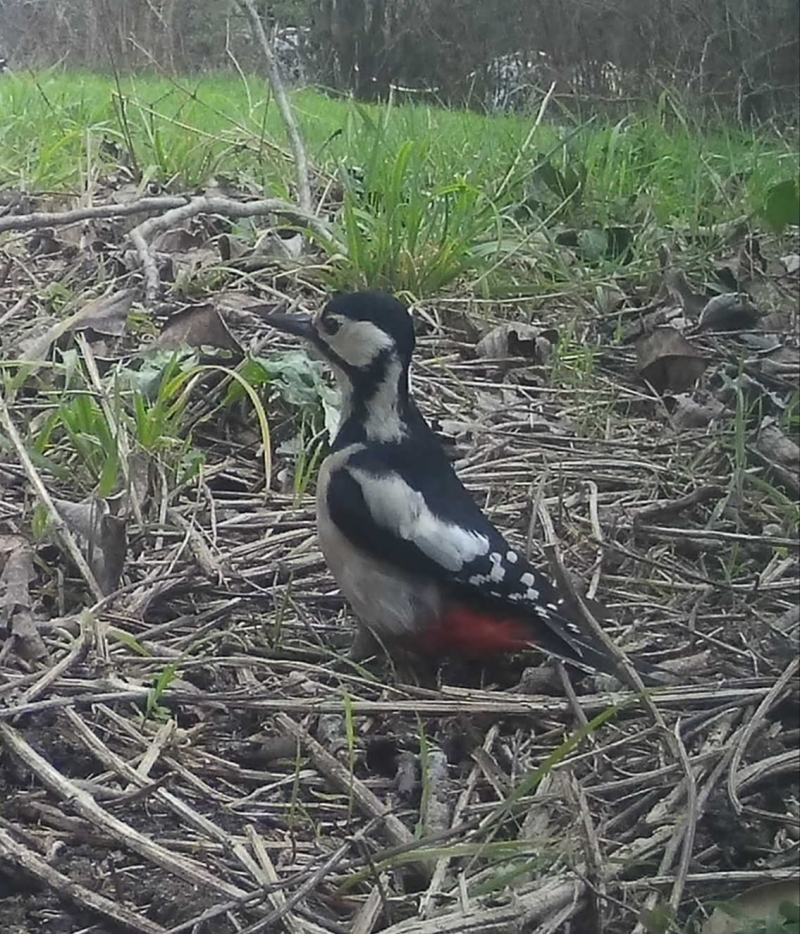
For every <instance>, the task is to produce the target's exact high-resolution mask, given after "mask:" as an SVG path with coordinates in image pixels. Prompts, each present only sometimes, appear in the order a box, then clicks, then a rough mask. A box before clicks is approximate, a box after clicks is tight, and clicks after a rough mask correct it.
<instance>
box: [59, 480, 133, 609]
mask: <svg viewBox="0 0 800 934" xmlns="http://www.w3.org/2000/svg"><path fill="white" fill-rule="evenodd" d="M53 502H54V503H55V505H56V508H57V509H58V512H59V515H60V516H61V518H62V519H63V520H64V522H65V523H66V524H67V527H68V528H69V530H70V531H71V532H72V533H73V534H75V535H78V536H79V537H80V538H81V539H82V540H83V542H84V543H85V548H84V552H85V554H86V560H87V561H88V562H89V567H90V568H91V570H92V573H93V574H94V576H95V579H96V580H97V583H98V584H99V585H100V589H101V590H102V591H103V593H104V594H110V593H113V592H114V591H115V590H116V589H117V586H118V584H119V579H120V576H121V575H122V569H123V567H124V565H125V557H126V555H127V553H128V538H127V534H126V529H125V520H124V519H121V518H119V517H118V516H115V515H112V513H111V509H110V507H109V504H108V502H107V501H106V500H104V499H100V498H97V497H92V498H91V499H88V500H83V501H82V502H80V503H72V502H70V501H69V500H63V499H55V500H53Z"/></svg>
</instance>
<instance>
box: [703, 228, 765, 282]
mask: <svg viewBox="0 0 800 934" xmlns="http://www.w3.org/2000/svg"><path fill="white" fill-rule="evenodd" d="M714 267H715V268H716V270H717V276H718V278H719V280H720V282H722V283H724V284H725V286H726V287H727V288H729V289H730V290H731V291H732V292H737V291H739V290H740V289H741V288H742V286H744V285H747V284H748V283H751V282H753V280H755V279H758V278H761V277H762V276H763V275H764V273H765V272H766V271H767V260H766V258H765V257H764V254H763V253H762V252H761V244H760V243H759V241H758V238H757V237H747V238H746V239H745V240H743V241H742V243H741V244H740V245H739V249H738V250H737V251H736V253H735V254H734V255H733V256H730V257H728V258H727V259H723V260H720V261H718V262H715V263H714Z"/></svg>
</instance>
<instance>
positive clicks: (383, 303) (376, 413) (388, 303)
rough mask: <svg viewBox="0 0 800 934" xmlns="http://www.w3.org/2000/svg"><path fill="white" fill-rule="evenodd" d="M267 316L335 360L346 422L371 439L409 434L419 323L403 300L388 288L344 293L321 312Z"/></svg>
mask: <svg viewBox="0 0 800 934" xmlns="http://www.w3.org/2000/svg"><path fill="white" fill-rule="evenodd" d="M264 320H265V321H266V323H267V324H269V325H271V326H272V327H274V328H277V329H278V330H279V331H284V332H286V333H288V334H294V335H296V336H297V337H302V338H304V339H305V340H307V341H308V342H309V343H310V344H311V345H312V347H313V348H314V349H315V350H316V351H317V353H318V354H319V355H321V356H322V357H323V358H324V359H325V360H326V361H327V362H328V363H329V364H330V365H331V367H332V368H333V371H334V373H335V375H336V378H337V381H338V383H339V387H340V389H341V391H342V397H343V406H342V408H343V413H342V414H343V420H344V422H346V423H347V422H349V423H350V424H351V425H358V426H360V430H363V432H364V433H365V434H366V436H367V437H369V438H381V439H383V440H397V439H399V438H401V437H402V436H403V435H404V434H405V431H406V427H405V419H406V416H407V411H408V408H409V399H408V368H409V364H410V363H411V355H412V353H413V351H414V326H413V324H412V321H411V316H410V315H409V313H408V311H407V310H406V308H405V306H404V305H403V303H402V302H400V301H398V300H397V299H396V298H393V297H392V296H391V295H387V294H386V293H385V292H343V293H339V294H337V295H335V296H334V297H333V298H332V299H331V300H330V301H329V302H328V303H327V304H326V305H325V306H324V307H323V308H322V310H321V311H319V312H317V313H316V314H315V315H294V314H291V315H290V314H270V315H265V316H264Z"/></svg>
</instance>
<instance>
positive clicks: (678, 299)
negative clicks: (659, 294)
mask: <svg viewBox="0 0 800 934" xmlns="http://www.w3.org/2000/svg"><path fill="white" fill-rule="evenodd" d="M664 287H665V288H666V290H667V292H668V293H669V296H670V298H671V299H672V300H673V301H674V302H675V303H676V304H678V305H680V306H681V308H683V311H684V314H685V315H686V316H687V317H688V318H697V317H698V315H699V314H700V312H701V311H702V310H703V308H704V306H705V304H706V297H705V295H703V294H701V293H700V292H695V291H694V289H693V288H692V287H691V285H689V282H688V280H687V278H686V275H685V274H684V272H683V270H682V269H678V268H677V267H676V266H673V267H672V268H671V269H668V270H667V271H666V273H665V274H664Z"/></svg>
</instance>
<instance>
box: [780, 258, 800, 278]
mask: <svg viewBox="0 0 800 934" xmlns="http://www.w3.org/2000/svg"><path fill="white" fill-rule="evenodd" d="M781 262H782V263H783V265H784V267H785V268H786V272H787V273H788V274H789V275H790V276H794V275H796V274H797V273H798V272H800V254H797V253H788V254H787V255H786V256H782V257H781Z"/></svg>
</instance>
